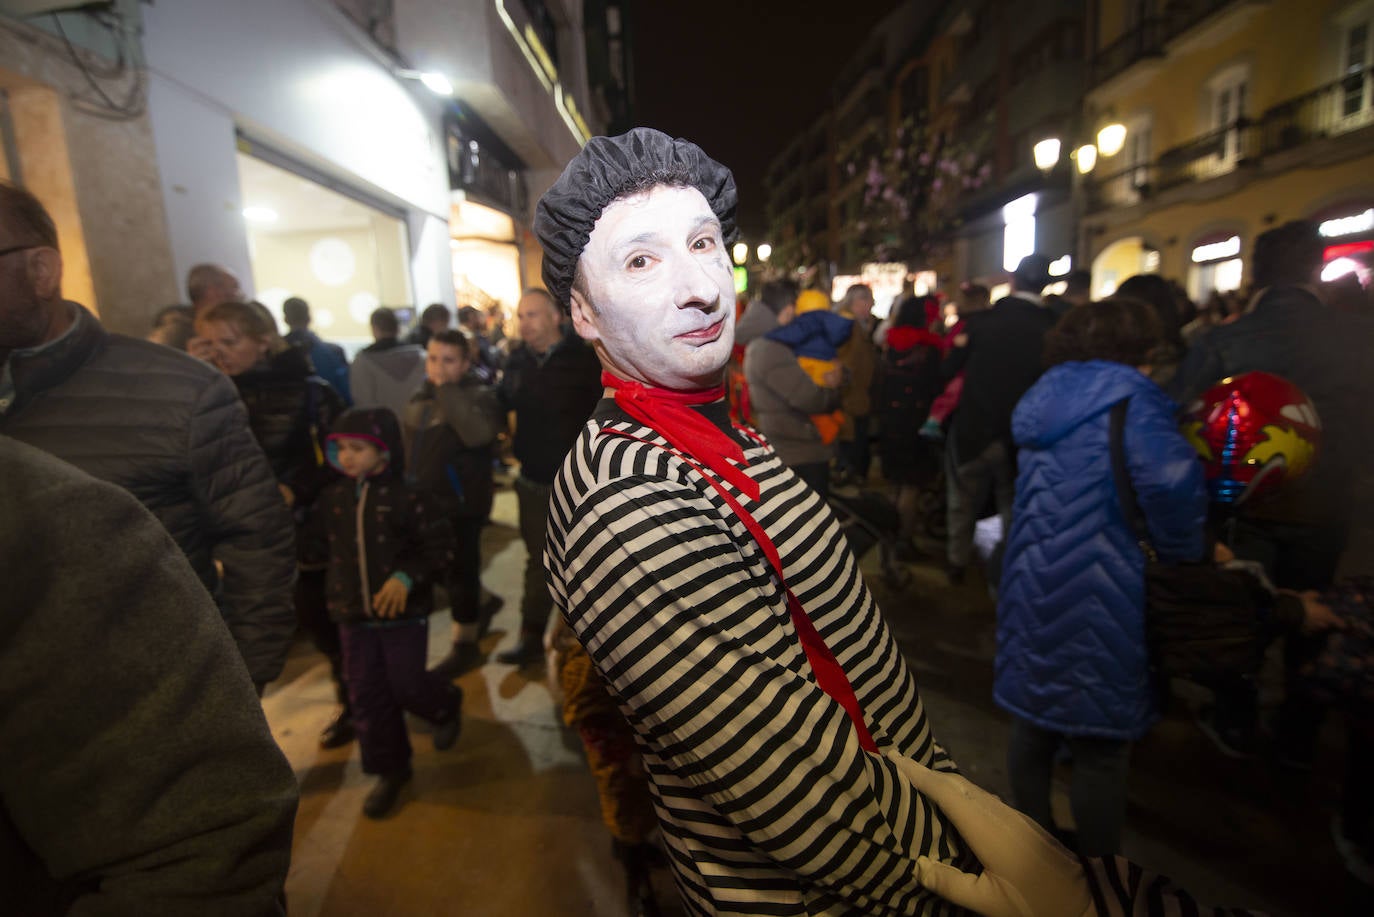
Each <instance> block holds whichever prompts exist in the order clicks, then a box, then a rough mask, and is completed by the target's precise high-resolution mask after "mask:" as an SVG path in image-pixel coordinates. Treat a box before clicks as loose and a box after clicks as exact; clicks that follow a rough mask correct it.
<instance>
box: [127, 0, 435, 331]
mask: <svg viewBox="0 0 1374 917" xmlns="http://www.w3.org/2000/svg"><path fill="white" fill-rule="evenodd" d="M144 20H145V23H144V24H145V34H144V40H143V43H144V52H145V55H146V57H147V61H148V68H149V70H150V91H149V113H150V117H151V120H152V124H153V132H154V138H155V142H156V147H157V154H158V164H159V168H160V170H161V173H162V184H163V193H164V197H165V200H166V207H167V217H168V223H169V227H170V231H171V237H172V240H173V243H172V244H173V257H174V260H175V262H176V266H177V270H178V273H179V275H180V276H182V277H184V276H185V272H186V270H187V269H188V268H189V267H190V266H191V265H192V264H194V263H196V262H197V261H205V260H208V261H220V262H224V263H227V264H228V265H229V266H230V267H233V268H235V269H237V270H239V272H240V274H241V276H242V277H243V278H244V279H245V281H246V280H247V279H248V278H250V277H251V276H252V275H251V271H249V270H248V243H247V233H246V231H245V228H244V225H243V221H242V217H241V215H240V210H241V207H242V201H241V195H240V192H239V185H238V171H237V167H236V164H235V160H234V154H235V145H234V129H235V128H236V127H237V128H240V129H242V130H244V131H245V133H247V134H249V135H250V136H252V137H253V138H255V139H257V140H259V141H261V142H263V143H265V144H269V145H271V146H274V147H277V148H278V149H280V150H281V151H282V152H283V153H286V154H287V155H289V156H292V157H295V158H297V159H299V160H301V161H302V162H304V163H305V164H307V165H309V166H312V167H314V168H316V169H319V170H320V171H322V172H325V173H327V174H330V175H331V176H333V177H336V178H338V179H340V180H341V181H343V182H344V183H346V184H349V185H352V186H354V187H356V188H357V189H358V190H360V191H364V192H367V193H369V194H371V195H372V196H374V197H377V198H380V199H381V200H383V201H386V202H389V203H391V204H393V205H395V206H398V207H400V208H403V209H405V210H406V211H407V214H408V220H407V222H408V223H409V224H410V227H411V232H412V238H411V249H412V269H413V270H414V273H415V276H414V278H413V279H414V289H415V294H416V296H417V297H419V299H418V301H419V302H422V303H423V302H427V301H438V302H446V303H449V304H452V302H453V289H452V283H451V282H449V283H445V284H442V285H439V287H438V289H436V290H434V291H433V293H434V295H433V296H432V297H429V298H423V297H425V295H426V294H424V293H422V291H424V290H426V289H427V288H430V287H433V286H434V285H435V270H434V268H435V262H436V261H438V262H442V263H444V264H447V261H448V234H447V231H446V230H444V231H442V232H440V231H435V229H434V228H431V227H429V224H430V223H431V222H435V223H439V224H441V225H446V223H447V219H448V209H449V203H448V202H449V193H448V180H447V173H446V170H445V166H444V156H443V149H442V145H441V143H440V135H439V123H440V121H439V119H440V105H439V103H438V101H437V100H436V99H434V98H433V97H430V96H428V95H427V93H428V90H426V89H424V87H423V86H421V85H420V84H419V83H417V82H413V81H403V80H399V79H398V78H396V77H395V76H394V75H393V74H392V73H391V71H390V67H389V65H388V64H387V62H386V60H385V58H384V57H383V56H382V55H381V52H379V51H377V50H375V49H372V48H371V46H370V45H369V44H368V39H367V38H366V37H365V36H363V35H361V33H360V32H359V31H358V29H357V27H356V26H353V25H352V24H351V23H350V22H349V21H348V20H347V18H346V17H345V16H344V15H343V14H342V13H341V12H339V11H338V10H337V9H336V8H335V7H334V6H333V4H331V3H329V2H327V0H234V2H232V3H225V2H222V0H176V2H174V3H160V4H157V5H156V6H152V7H149V8H147V9H146V10H145V12H144ZM417 225H418V226H420V227H422V228H423V231H421V232H418V233H417V232H416V228H417Z"/></svg>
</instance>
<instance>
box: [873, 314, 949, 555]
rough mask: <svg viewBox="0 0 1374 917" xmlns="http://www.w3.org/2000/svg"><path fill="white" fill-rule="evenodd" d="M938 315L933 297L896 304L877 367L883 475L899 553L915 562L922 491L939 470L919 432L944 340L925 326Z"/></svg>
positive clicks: (931, 446) (936, 377)
mask: <svg viewBox="0 0 1374 917" xmlns="http://www.w3.org/2000/svg"><path fill="white" fill-rule="evenodd" d="M939 319H940V303H939V300H937V299H936V298H935V297H934V296H913V297H911V298H910V299H907V300H905V301H903V302H902V303H900V304H899V305H898V306H897V311H896V313H895V316H894V319H893V322H892V325H891V327H889V328H888V330H887V342H886V345H885V346H884V347H883V355H882V362H881V363H880V364H879V368H878V385H877V390H878V395H877V405H878V418H879V429H880V430H881V431H882V432H881V438H880V439H879V447H878V448H879V454H880V456H881V458H882V467H883V478H884V480H886V481H887V482H888V484H889V485H891V487H892V489H893V491H894V498H895V501H896V504H897V515H898V517H899V518H900V519H901V530H900V534H901V539H902V540H901V542H900V543H899V548H898V549H899V551H901V552H902V553H903V554H904V555H905V557H904V559H907V560H914V559H915V555H916V547H915V543H914V541H913V539H914V538H915V535H916V527H917V524H918V522H919V516H920V498H921V492H922V491H923V490H924V489H925V488H926V487H928V486H930V484H931V482H932V481H933V480H934V478H935V476H936V474H937V473H938V469H939V457H938V454H937V452H936V448H937V447H936V446H935V445H934V444H932V443H931V442H930V441H929V440H927V439H924V438H922V437H921V435H920V429H921V423H922V422H923V421H924V420H925V418H926V416H927V415H928V414H929V413H930V405H931V402H932V401H933V400H934V399H935V396H936V395H937V394H939V392H940V387H941V386H940V383H941V377H940V357H941V353H942V345H943V338H942V337H941V336H940V335H938V334H936V333H934V332H933V331H931V330H930V326H931V325H932V324H936V323H938V322H939Z"/></svg>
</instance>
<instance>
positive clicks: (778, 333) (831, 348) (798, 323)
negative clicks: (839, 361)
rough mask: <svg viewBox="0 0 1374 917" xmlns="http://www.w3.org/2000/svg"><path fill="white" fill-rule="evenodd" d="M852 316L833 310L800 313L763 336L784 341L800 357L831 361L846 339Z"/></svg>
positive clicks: (851, 327)
mask: <svg viewBox="0 0 1374 917" xmlns="http://www.w3.org/2000/svg"><path fill="white" fill-rule="evenodd" d="M853 327H854V319H852V318H846V317H845V316H843V315H839V314H838V313H835V312H803V313H801V314H800V315H798V316H797V317H796V318H794V319H792V321H790V322H788V323H787V324H786V325H779V326H778V327H776V328H774V329H773V330H772V331H769V332H767V333H766V334H764V337H766V338H769V339H770V340H774V341H777V342H779V343H781V344H786V345H787V346H788V347H790V348H791V349H792V352H793V353H795V354H796V355H797V356H799V357H814V358H816V359H818V360H833V359H835V355H836V352H837V351H838V350H839V348H840V347H842V346H843V345H844V344H845V343H847V342H848V341H849V335H850V332H851V331H852V330H853Z"/></svg>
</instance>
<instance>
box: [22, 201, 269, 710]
mask: <svg viewBox="0 0 1374 917" xmlns="http://www.w3.org/2000/svg"><path fill="white" fill-rule="evenodd" d="M57 246H58V241H57V230H56V228H55V227H54V225H53V222H52V218H51V217H49V216H48V213H47V211H46V210H44V209H43V205H42V204H41V203H40V202H39V201H38V199H37V198H35V197H34V196H33V195H31V194H29V193H28V192H27V191H23V190H21V189H19V188H16V187H14V186H13V185H10V184H6V183H3V182H0V250H3V251H4V252H5V254H4V255H3V256H0V258H3V259H4V260H3V262H0V362H3V364H4V365H3V369H2V370H0V433H4V434H5V435H7V436H12V437H14V438H15V439H18V440H21V441H23V442H26V443H28V444H29V445H31V446H37V447H38V448H40V449H42V450H44V451H45V452H48V453H51V454H52V455H55V456H57V457H58V458H61V459H65V460H66V461H69V462H71V463H72V464H74V465H76V466H77V467H78V468H80V469H82V470H83V471H86V472H88V473H89V474H92V475H94V476H95V477H97V478H101V479H102V480H106V481H109V482H111V483H113V484H117V485H119V486H120V487H122V488H124V489H125V490H127V491H129V492H130V493H132V494H133V495H134V496H136V497H137V498H138V499H139V500H140V501H142V502H143V504H144V505H145V506H147V507H148V508H149V509H150V510H151V511H152V512H153V514H154V515H155V516H157V518H158V521H159V522H161V523H162V524H163V525H164V526H165V527H166V529H167V531H168V532H170V533H171V535H172V538H173V539H174V540H175V541H176V543H177V546H178V547H179V548H181V550H182V553H184V554H185V555H186V558H187V560H189V561H190V563H191V566H192V568H193V569H194V570H195V571H196V574H197V576H199V577H200V581H201V583H203V584H204V586H205V588H206V589H207V590H209V591H210V592H211V594H213V595H214V596H215V597H216V598H217V600H218V603H219V607H220V613H221V614H222V615H223V616H224V621H225V623H226V624H227V625H228V626H229V632H230V633H231V634H233V636H234V640H235V642H236V643H237V644H238V648H239V653H240V654H241V655H242V656H243V661H244V663H245V664H246V665H247V666H248V671H249V674H250V675H251V676H252V678H253V681H254V682H255V683H256V684H257V685H258V687H259V689H261V688H262V687H263V686H265V685H266V684H267V683H268V682H270V681H271V680H272V679H274V678H276V677H277V675H278V674H279V673H280V672H281V669H282V665H283V663H284V662H285V661H286V654H287V651H288V649H289V648H290V645H291V638H292V636H293V635H294V634H295V631H296V614H295V611H294V610H293V609H292V605H291V590H292V585H293V583H294V580H295V571H296V562H295V551H294V546H293V540H294V539H293V534H292V532H293V528H292V524H291V515H290V513H289V512H288V511H287V508H286V506H285V504H284V503H283V502H282V499H281V495H280V493H279V492H278V491H277V487H276V482H275V480H274V478H273V475H272V469H271V466H270V465H268V463H267V459H266V458H265V457H264V455H263V452H262V449H261V448H260V447H259V446H258V444H257V442H256V441H255V440H254V438H253V434H252V432H251V431H250V429H249V426H248V418H247V415H246V413H245V411H244V408H243V404H242V402H241V401H240V400H239V395H238V392H237V391H235V389H234V386H233V384H232V383H231V382H230V381H229V380H228V379H227V378H225V377H224V375H223V374H222V373H220V372H219V371H217V370H215V369H214V368H212V367H209V366H206V365H205V364H203V363H201V362H200V361H198V360H194V359H192V358H190V357H189V356H187V355H186V354H184V353H178V352H176V351H174V350H171V349H170V348H167V347H162V346H159V345H157V344H152V343H149V342H147V341H138V340H134V339H132V338H126V337H124V336H122V335H118V334H110V333H108V332H107V331H106V330H105V328H104V327H103V326H102V325H101V324H100V321H99V320H98V319H97V318H96V317H95V316H94V315H92V314H91V313H90V312H89V311H87V310H86V309H85V308H83V307H82V306H80V305H78V304H76V303H74V302H69V301H66V300H64V299H63V298H62V255H61V252H60V251H59V250H58V247H57ZM217 562H218V563H219V565H220V566H222V568H223V574H222V577H221V574H220V573H219V572H218V571H217V569H216V563H217Z"/></svg>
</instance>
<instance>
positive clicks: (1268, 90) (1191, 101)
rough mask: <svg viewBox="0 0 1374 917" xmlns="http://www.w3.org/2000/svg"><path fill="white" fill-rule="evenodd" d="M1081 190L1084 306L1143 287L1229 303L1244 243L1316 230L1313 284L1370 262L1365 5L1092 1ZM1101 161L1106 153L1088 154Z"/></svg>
mask: <svg viewBox="0 0 1374 917" xmlns="http://www.w3.org/2000/svg"><path fill="white" fill-rule="evenodd" d="M1092 6H1093V10H1092V19H1091V24H1090V36H1093V39H1092V40H1093V44H1094V47H1095V54H1094V55H1093V63H1092V66H1091V68H1090V72H1089V78H1088V79H1089V89H1088V93H1087V97H1086V100H1085V127H1086V129H1087V130H1088V131H1089V132H1095V131H1097V130H1098V129H1099V128H1100V127H1102V126H1105V125H1108V124H1121V125H1124V126H1125V127H1126V135H1125V142H1124V145H1122V147H1121V149H1120V151H1119V152H1117V153H1115V155H1113V156H1111V157H1105V156H1104V157H1103V158H1102V159H1100V160H1099V162H1098V163H1097V167H1096V170H1095V171H1094V172H1093V173H1092V174H1091V175H1089V176H1088V177H1087V178H1086V179H1085V181H1084V183H1083V192H1084V195H1083V200H1084V212H1083V218H1082V221H1081V224H1080V226H1081V230H1080V232H1081V235H1080V254H1081V255H1085V256H1087V257H1086V262H1084V263H1090V264H1091V265H1092V272H1093V293H1094V295H1095V296H1102V295H1107V294H1109V293H1110V292H1112V291H1113V290H1114V289H1115V288H1116V286H1117V285H1118V284H1120V283H1121V281H1123V280H1125V279H1126V278H1127V277H1129V276H1131V275H1133V274H1137V273H1142V272H1158V273H1161V274H1163V275H1165V276H1167V277H1171V278H1174V279H1177V280H1179V281H1181V282H1183V283H1184V284H1185V285H1186V287H1187V289H1188V291H1189V293H1190V295H1191V296H1192V297H1193V298H1194V299H1195V300H1201V299H1203V298H1205V297H1206V296H1207V295H1209V294H1210V293H1211V292H1212V291H1214V290H1229V289H1239V288H1241V287H1242V286H1243V285H1244V284H1245V283H1247V282H1248V280H1249V277H1250V265H1249V263H1248V258H1249V253H1250V251H1251V248H1252V245H1253V243H1254V240H1255V237H1256V236H1257V235H1259V234H1260V233H1262V232H1264V231H1265V230H1267V229H1269V228H1271V227H1274V226H1277V225H1279V224H1281V223H1284V222H1287V221H1289V220H1295V219H1313V220H1316V221H1318V222H1320V223H1321V226H1322V233H1323V235H1325V236H1326V237H1328V239H1329V240H1330V246H1329V247H1328V249H1327V261H1328V264H1327V267H1326V269H1325V271H1324V274H1325V276H1327V277H1328V279H1329V278H1330V277H1332V276H1336V275H1337V274H1339V273H1342V272H1348V271H1356V272H1358V273H1359V274H1360V275H1361V280H1362V281H1364V282H1365V283H1366V284H1368V283H1369V281H1370V274H1369V264H1370V256H1371V252H1374V80H1372V79H1371V74H1374V70H1371V66H1372V65H1374V0H1358V2H1352V0H1144V2H1142V0H1096V2H1095V3H1093V4H1092ZM1099 146H1100V147H1102V148H1103V152H1104V153H1105V152H1106V150H1108V149H1110V148H1111V146H1112V144H1110V143H1107V144H1102V143H1099Z"/></svg>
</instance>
